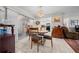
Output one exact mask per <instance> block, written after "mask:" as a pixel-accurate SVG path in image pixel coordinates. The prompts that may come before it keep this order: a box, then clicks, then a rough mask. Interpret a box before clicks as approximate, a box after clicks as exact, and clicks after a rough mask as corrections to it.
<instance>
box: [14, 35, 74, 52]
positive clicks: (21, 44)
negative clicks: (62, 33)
mask: <svg viewBox="0 0 79 59" xmlns="http://www.w3.org/2000/svg"><path fill="white" fill-rule="evenodd" d="M52 40H53V48H52V47H51V45H50V44H51V43H50V40H46V42H45V45H44V46H41V45H40V46H39V53H74V51H73V49H72V48H71V47H70V46H69V45H68V44H67V43H66V42H65V41H64V39H57V38H52ZM15 50H16V53H37V45H36V44H33V48H32V49H31V48H30V40H29V39H28V37H24V38H23V39H20V40H18V41H16V49H15Z"/></svg>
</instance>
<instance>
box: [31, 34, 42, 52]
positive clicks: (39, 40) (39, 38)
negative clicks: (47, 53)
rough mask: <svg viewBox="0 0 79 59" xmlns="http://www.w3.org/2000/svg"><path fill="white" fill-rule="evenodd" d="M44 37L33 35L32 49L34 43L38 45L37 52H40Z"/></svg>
mask: <svg viewBox="0 0 79 59" xmlns="http://www.w3.org/2000/svg"><path fill="white" fill-rule="evenodd" d="M42 40H43V36H40V35H38V34H31V49H32V45H33V41H34V42H36V43H37V52H39V45H40V43H42Z"/></svg>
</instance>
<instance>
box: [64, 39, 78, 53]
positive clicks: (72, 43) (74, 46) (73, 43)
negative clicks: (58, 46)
mask: <svg viewBox="0 0 79 59" xmlns="http://www.w3.org/2000/svg"><path fill="white" fill-rule="evenodd" d="M65 41H66V42H67V43H68V44H69V45H70V46H71V48H72V49H73V50H74V51H75V52H76V53H79V40H72V39H65Z"/></svg>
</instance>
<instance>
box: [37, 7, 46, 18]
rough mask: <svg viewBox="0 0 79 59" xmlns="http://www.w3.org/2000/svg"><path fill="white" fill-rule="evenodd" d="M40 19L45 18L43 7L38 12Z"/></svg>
mask: <svg viewBox="0 0 79 59" xmlns="http://www.w3.org/2000/svg"><path fill="white" fill-rule="evenodd" d="M36 15H37V16H38V17H43V16H44V11H43V9H42V6H40V7H39V8H38V10H37V14H36Z"/></svg>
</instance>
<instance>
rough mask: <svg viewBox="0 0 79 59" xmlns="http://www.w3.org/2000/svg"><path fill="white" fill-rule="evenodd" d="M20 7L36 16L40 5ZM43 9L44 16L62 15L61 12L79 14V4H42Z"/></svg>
mask: <svg viewBox="0 0 79 59" xmlns="http://www.w3.org/2000/svg"><path fill="white" fill-rule="evenodd" d="M18 7H19V8H21V9H23V10H25V11H28V12H29V13H30V14H31V15H32V16H34V17H37V16H36V12H37V11H38V9H39V6H18ZM42 10H43V11H44V14H45V15H44V16H45V17H48V16H52V15H61V14H67V15H71V14H75V13H76V14H78V13H79V6H42Z"/></svg>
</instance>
